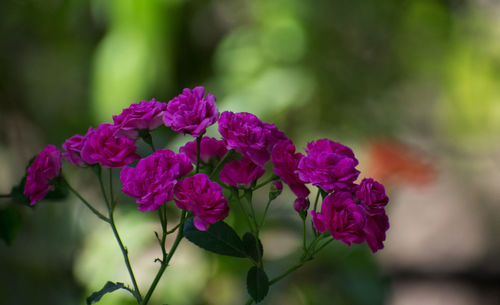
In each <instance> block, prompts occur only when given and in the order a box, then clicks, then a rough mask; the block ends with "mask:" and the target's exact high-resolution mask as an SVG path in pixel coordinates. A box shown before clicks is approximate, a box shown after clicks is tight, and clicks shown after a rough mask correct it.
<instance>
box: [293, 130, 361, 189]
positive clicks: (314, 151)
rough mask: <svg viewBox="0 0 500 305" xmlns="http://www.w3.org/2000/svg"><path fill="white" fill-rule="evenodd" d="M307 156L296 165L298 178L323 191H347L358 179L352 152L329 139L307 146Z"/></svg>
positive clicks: (355, 161)
mask: <svg viewBox="0 0 500 305" xmlns="http://www.w3.org/2000/svg"><path fill="white" fill-rule="evenodd" d="M306 152H307V156H305V157H303V158H302V159H301V160H300V162H299V165H298V174H299V178H300V179H301V180H302V181H304V182H306V183H312V184H313V185H316V186H319V187H321V188H322V189H323V190H324V191H326V192H328V193H330V192H332V191H334V190H335V191H338V190H345V189H348V188H349V187H350V186H351V185H352V183H353V182H354V181H355V180H356V179H357V178H358V175H359V171H358V170H356V165H358V160H357V159H356V158H355V157H354V153H353V152H352V150H351V149H350V148H349V147H347V146H344V145H342V144H340V143H337V142H333V141H331V140H329V139H321V140H318V141H316V142H310V143H309V144H307V149H306Z"/></svg>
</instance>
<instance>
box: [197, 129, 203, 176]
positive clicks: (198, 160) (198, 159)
mask: <svg viewBox="0 0 500 305" xmlns="http://www.w3.org/2000/svg"><path fill="white" fill-rule="evenodd" d="M202 137H203V135H201V136H199V137H197V138H196V173H199V172H200V147H201V138H202Z"/></svg>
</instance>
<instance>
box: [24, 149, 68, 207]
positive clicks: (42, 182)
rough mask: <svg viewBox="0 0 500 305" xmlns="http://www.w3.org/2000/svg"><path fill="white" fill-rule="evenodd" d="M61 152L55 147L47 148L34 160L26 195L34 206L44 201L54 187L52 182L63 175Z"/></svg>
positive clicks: (26, 185) (29, 172)
mask: <svg viewBox="0 0 500 305" xmlns="http://www.w3.org/2000/svg"><path fill="white" fill-rule="evenodd" d="M61 167H62V163H61V151H60V150H59V149H57V148H56V147H55V146H54V145H49V146H47V147H45V148H44V149H43V150H42V151H41V152H40V153H39V154H38V155H37V156H36V157H35V159H34V160H33V163H31V165H30V167H29V168H28V173H27V176H26V184H25V186H24V195H26V196H27V197H29V199H30V204H31V205H34V204H35V203H37V202H38V201H40V200H42V199H43V198H44V197H45V196H46V195H47V194H48V193H49V191H51V190H52V189H53V188H54V187H53V185H51V183H50V182H51V180H52V179H54V178H55V177H57V176H59V174H60V173H61Z"/></svg>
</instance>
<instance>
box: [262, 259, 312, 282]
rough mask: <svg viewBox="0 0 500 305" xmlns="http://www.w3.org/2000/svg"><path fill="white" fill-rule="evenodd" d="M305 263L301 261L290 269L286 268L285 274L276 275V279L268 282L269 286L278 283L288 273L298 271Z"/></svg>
mask: <svg viewBox="0 0 500 305" xmlns="http://www.w3.org/2000/svg"><path fill="white" fill-rule="evenodd" d="M304 263H305V261H304V262H303V261H301V262H299V263H298V264H297V265H295V266H292V267H290V268H288V269H287V270H286V271H285V272H283V273H282V274H280V275H278V276H277V277H275V278H274V279H272V280H270V281H269V286H271V285H273V284H275V283H276V282H279V281H280V280H282V279H283V278H284V277H286V276H288V275H289V274H290V273H292V272H294V271H295V270H297V269H299V268H300V267H302V266H303V265H304Z"/></svg>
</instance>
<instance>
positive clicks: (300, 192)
mask: <svg viewBox="0 0 500 305" xmlns="http://www.w3.org/2000/svg"><path fill="white" fill-rule="evenodd" d="M303 157H304V155H302V154H301V153H295V145H293V143H292V141H291V140H289V139H286V140H282V141H279V142H278V143H277V144H276V145H274V148H273V152H272V161H273V165H274V173H275V174H276V175H278V176H279V177H280V178H281V179H282V180H283V181H284V182H285V183H286V184H288V186H289V187H290V189H291V190H292V192H293V193H294V194H295V195H296V196H297V197H303V198H305V197H307V196H308V195H309V189H308V188H307V187H306V186H305V183H304V181H302V180H300V178H299V175H298V174H297V168H298V165H299V162H300V159H302V158H303Z"/></svg>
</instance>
